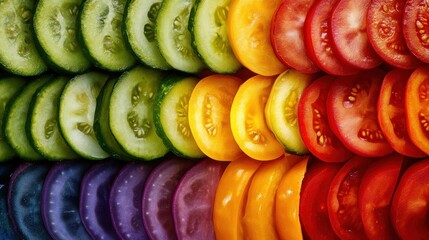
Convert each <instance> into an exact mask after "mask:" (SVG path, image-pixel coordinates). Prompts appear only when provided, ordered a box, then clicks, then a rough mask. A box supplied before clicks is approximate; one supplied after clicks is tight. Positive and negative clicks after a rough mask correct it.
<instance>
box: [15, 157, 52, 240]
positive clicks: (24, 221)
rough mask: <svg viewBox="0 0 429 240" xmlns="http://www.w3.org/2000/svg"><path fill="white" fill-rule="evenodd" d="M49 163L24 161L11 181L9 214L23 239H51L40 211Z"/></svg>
mask: <svg viewBox="0 0 429 240" xmlns="http://www.w3.org/2000/svg"><path fill="white" fill-rule="evenodd" d="M50 166H51V165H49V164H47V163H38V164H34V163H22V164H21V165H20V166H19V167H18V168H17V169H16V170H15V171H14V173H13V175H12V177H11V179H10V183H9V193H8V201H9V209H8V210H9V214H10V216H11V219H12V223H13V225H14V228H15V230H16V232H17V233H18V234H19V235H20V237H21V238H22V239H31V240H37V239H40V240H46V239H51V237H50V236H49V233H48V231H47V230H46V228H45V226H44V224H43V220H42V215H41V212H40V206H41V195H42V187H43V182H44V180H45V177H46V175H47V173H48V171H49V169H50Z"/></svg>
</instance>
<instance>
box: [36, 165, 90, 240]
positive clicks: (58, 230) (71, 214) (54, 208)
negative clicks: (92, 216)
mask: <svg viewBox="0 0 429 240" xmlns="http://www.w3.org/2000/svg"><path fill="white" fill-rule="evenodd" d="M89 166H90V165H89V163H88V162H81V161H64V162H59V163H56V164H55V165H53V166H52V168H51V169H50V170H49V172H48V175H47V177H46V179H45V183H44V185H43V189H42V217H43V222H44V223H45V226H46V228H47V229H48V232H49V234H50V235H51V237H52V238H53V239H55V240H57V239H61V240H65V239H79V240H90V239H91V237H90V236H89V234H88V232H87V231H86V229H85V227H84V226H83V224H82V221H81V218H80V214H79V196H80V185H81V182H82V178H83V176H84V174H85V172H86V171H87V170H88V168H89Z"/></svg>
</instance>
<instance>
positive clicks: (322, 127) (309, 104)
mask: <svg viewBox="0 0 429 240" xmlns="http://www.w3.org/2000/svg"><path fill="white" fill-rule="evenodd" d="M334 80H335V77H334V76H330V75H327V76H323V77H320V78H318V79H316V80H315V81H314V82H312V83H311V84H310V86H308V87H307V88H306V89H305V90H304V92H303V93H302V95H301V99H300V102H299V105H298V122H299V124H298V125H299V130H300V133H301V136H302V140H303V142H304V144H305V145H306V147H307V149H308V150H309V151H310V152H311V153H312V154H313V155H314V156H316V157H317V158H319V159H320V160H323V161H326V162H342V161H346V160H347V159H349V158H350V157H351V156H352V155H353V153H352V152H350V151H349V150H348V149H347V148H346V147H345V146H344V145H343V144H342V143H341V141H340V140H338V138H337V137H336V136H335V134H334V133H333V132H332V130H331V128H330V127H329V123H328V116H327V111H326V97H327V95H328V90H329V87H330V86H331V83H332V82H333V81H334Z"/></svg>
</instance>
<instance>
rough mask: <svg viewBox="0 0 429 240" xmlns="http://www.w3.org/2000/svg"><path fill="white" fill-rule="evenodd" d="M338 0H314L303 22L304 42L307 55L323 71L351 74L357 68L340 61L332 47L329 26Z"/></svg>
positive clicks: (334, 73)
mask: <svg viewBox="0 0 429 240" xmlns="http://www.w3.org/2000/svg"><path fill="white" fill-rule="evenodd" d="M337 1H338V0H316V1H315V2H314V3H313V5H312V6H311V8H310V10H309V11H308V14H307V17H306V18H305V24H304V43H305V48H306V49H307V54H308V56H309V57H310V58H311V59H312V60H313V62H314V63H315V64H316V65H317V66H318V67H319V68H320V69H322V70H323V71H325V72H327V73H329V74H333V75H340V76H345V75H352V74H355V73H357V72H358V71H359V69H357V68H355V67H352V66H351V65H347V64H345V63H344V61H341V60H340V59H339V58H338V57H337V55H336V53H335V52H334V48H333V47H332V39H331V36H330V34H331V32H330V30H329V29H330V26H329V24H328V22H329V19H330V17H331V12H332V8H333V7H334V5H335V3H336V2H337Z"/></svg>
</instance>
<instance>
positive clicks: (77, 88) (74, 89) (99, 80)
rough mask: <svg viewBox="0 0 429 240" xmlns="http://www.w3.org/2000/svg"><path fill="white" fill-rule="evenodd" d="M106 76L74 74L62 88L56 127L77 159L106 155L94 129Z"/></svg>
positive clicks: (92, 73)
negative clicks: (58, 127)
mask: <svg viewBox="0 0 429 240" xmlns="http://www.w3.org/2000/svg"><path fill="white" fill-rule="evenodd" d="M107 78H108V76H107V75H105V74H102V73H99V72H88V73H84V74H81V75H77V76H75V77H74V78H72V79H71V80H69V82H68V83H67V85H66V86H65V88H64V90H63V91H62V93H61V96H60V102H59V124H60V129H61V133H62V134H63V136H64V138H65V140H66V141H67V143H68V144H69V145H70V146H71V148H72V149H73V150H74V151H75V152H76V153H78V154H79V155H80V156H82V157H84V158H88V159H94V160H96V159H104V158H107V157H108V156H109V155H108V153H106V152H105V151H104V150H103V149H102V148H101V146H100V144H99V143H98V141H97V139H96V137H95V135H94V130H93V128H92V126H93V123H94V112H95V108H96V105H97V96H98V94H99V92H100V89H101V88H102V87H103V85H104V83H105V82H106V80H107Z"/></svg>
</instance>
